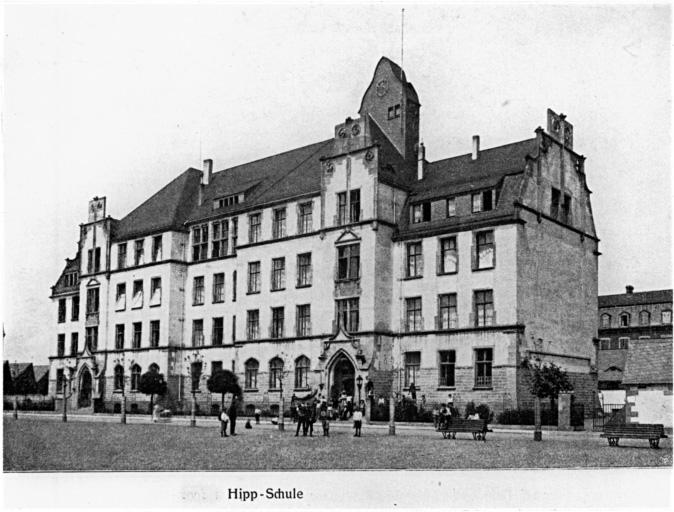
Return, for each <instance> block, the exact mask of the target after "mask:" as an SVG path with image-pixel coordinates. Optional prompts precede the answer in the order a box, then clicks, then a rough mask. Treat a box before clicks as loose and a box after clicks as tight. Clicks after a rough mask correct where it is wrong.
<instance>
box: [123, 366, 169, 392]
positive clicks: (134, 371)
mask: <svg viewBox="0 0 674 512" xmlns="http://www.w3.org/2000/svg"><path fill="white" fill-rule="evenodd" d="M142 371H143V370H142V368H141V367H140V365H139V364H134V365H133V366H132V367H131V391H138V390H139V389H140V376H141V374H142ZM149 371H151V372H157V373H159V366H158V365H156V364H155V363H152V364H151V365H150V367H149ZM124 373H125V372H124V367H123V366H122V365H119V364H118V365H117V366H115V369H114V379H113V381H114V384H113V385H114V390H115V391H122V390H123V389H124V386H125V380H126V378H125V375H124Z"/></svg>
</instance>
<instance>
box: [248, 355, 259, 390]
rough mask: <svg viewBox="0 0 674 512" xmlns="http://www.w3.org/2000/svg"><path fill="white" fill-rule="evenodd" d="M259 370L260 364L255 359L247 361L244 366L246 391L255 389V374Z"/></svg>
mask: <svg viewBox="0 0 674 512" xmlns="http://www.w3.org/2000/svg"><path fill="white" fill-rule="evenodd" d="M259 369H260V363H258V362H257V361H256V360H255V359H249V360H248V361H246V365H245V373H246V375H245V386H246V389H257V372H258V370H259Z"/></svg>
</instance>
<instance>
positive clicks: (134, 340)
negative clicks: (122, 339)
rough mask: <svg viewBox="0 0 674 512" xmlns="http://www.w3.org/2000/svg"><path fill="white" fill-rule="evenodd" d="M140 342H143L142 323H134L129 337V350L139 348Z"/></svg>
mask: <svg viewBox="0 0 674 512" xmlns="http://www.w3.org/2000/svg"><path fill="white" fill-rule="evenodd" d="M142 340H143V323H142V322H134V323H133V335H132V336H131V348H140V344H141V342H142Z"/></svg>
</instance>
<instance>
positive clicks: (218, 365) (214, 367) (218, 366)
mask: <svg viewBox="0 0 674 512" xmlns="http://www.w3.org/2000/svg"><path fill="white" fill-rule="evenodd" d="M221 371H222V361H213V362H212V363H211V375H214V374H216V373H218V372H221ZM232 371H234V370H232Z"/></svg>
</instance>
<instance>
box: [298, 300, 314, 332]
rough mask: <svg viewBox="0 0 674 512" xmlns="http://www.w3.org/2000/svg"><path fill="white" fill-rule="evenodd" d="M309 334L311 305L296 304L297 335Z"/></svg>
mask: <svg viewBox="0 0 674 512" xmlns="http://www.w3.org/2000/svg"><path fill="white" fill-rule="evenodd" d="M310 335H311V306H310V305H309V304H303V305H301V306H297V336H310Z"/></svg>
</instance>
